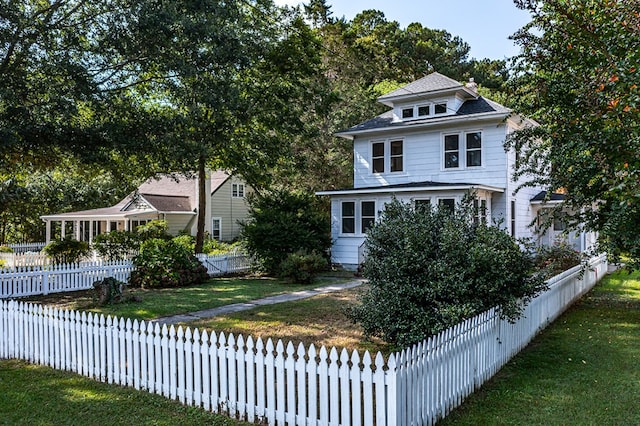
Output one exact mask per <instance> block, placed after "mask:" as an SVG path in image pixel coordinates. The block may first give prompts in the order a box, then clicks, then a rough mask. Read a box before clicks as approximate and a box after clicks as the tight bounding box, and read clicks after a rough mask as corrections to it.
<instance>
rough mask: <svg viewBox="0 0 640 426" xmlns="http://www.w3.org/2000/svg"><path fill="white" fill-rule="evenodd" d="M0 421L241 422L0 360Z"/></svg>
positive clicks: (225, 424) (229, 425) (140, 393)
mask: <svg viewBox="0 0 640 426" xmlns="http://www.w3.org/2000/svg"><path fill="white" fill-rule="evenodd" d="M0 395H2V397H1V398H0V425H29V426H31V425H96V426H100V425H105V426H107V425H109V426H112V425H114V426H115V425H203V426H204V425H220V426H232V425H244V424H248V423H241V422H238V421H235V420H232V419H229V418H227V417H225V416H221V415H214V414H212V413H209V412H207V411H205V410H203V409H199V408H193V407H186V406H184V405H182V404H180V403H178V402H176V401H171V400H169V399H167V398H165V397H163V396H160V395H153V394H150V393H147V392H143V391H136V390H134V389H131V388H124V387H120V386H116V385H108V384H105V383H100V382H96V381H95V380H92V379H88V378H85V377H82V376H79V375H77V374H73V373H69V372H65V371H57V370H54V369H52V368H49V367H42V366H35V365H30V364H27V363H26V362H23V361H16V360H2V361H0Z"/></svg>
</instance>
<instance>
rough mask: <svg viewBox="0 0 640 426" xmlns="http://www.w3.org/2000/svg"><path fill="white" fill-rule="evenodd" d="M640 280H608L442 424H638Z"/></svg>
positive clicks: (639, 277)
mask: <svg viewBox="0 0 640 426" xmlns="http://www.w3.org/2000/svg"><path fill="white" fill-rule="evenodd" d="M638 401H640V273H635V274H632V275H628V274H626V273H615V274H613V275H611V276H609V277H607V278H605V279H604V280H603V281H602V282H601V283H600V284H598V286H597V287H596V288H595V289H594V290H593V291H591V292H590V293H589V294H588V295H587V296H586V297H585V298H583V299H582V300H581V301H580V302H578V303H577V304H576V305H574V306H573V307H572V308H571V309H570V310H569V311H567V312H566V313H565V314H564V315H563V316H562V317H560V318H559V319H558V320H557V321H556V322H555V323H554V324H553V325H551V326H550V327H549V328H548V329H547V330H545V331H544V333H543V334H542V335H540V336H539V337H538V338H536V339H535V340H534V341H533V342H532V343H531V345H530V346H529V347H528V348H527V349H526V350H525V351H523V352H522V353H521V354H520V355H518V356H517V357H515V358H514V359H513V360H512V362H510V363H509V364H508V365H506V366H505V367H504V368H503V370H502V371H500V372H499V373H498V374H497V375H496V377H494V379H493V380H491V381H490V382H489V383H487V384H486V385H485V386H484V387H483V388H482V389H481V390H480V391H479V392H477V393H476V394H475V395H472V396H471V397H470V398H469V400H468V401H467V402H466V403H465V404H463V406H462V407H460V408H459V409H458V410H456V411H454V412H453V413H452V414H450V415H449V416H448V417H447V418H446V419H445V421H443V423H442V424H444V425H480V424H482V425H507V424H508V425H638V424H640V404H638Z"/></svg>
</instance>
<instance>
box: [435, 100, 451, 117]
mask: <svg viewBox="0 0 640 426" xmlns="http://www.w3.org/2000/svg"><path fill="white" fill-rule="evenodd" d="M441 105H444V112H436V108H437V107H438V106H441ZM448 113H449V101H434V102H433V112H432V114H433V115H434V116H436V115H437V116H440V115H446V114H448Z"/></svg>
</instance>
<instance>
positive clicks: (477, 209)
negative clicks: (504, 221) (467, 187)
mask: <svg viewBox="0 0 640 426" xmlns="http://www.w3.org/2000/svg"><path fill="white" fill-rule="evenodd" d="M473 211H474V215H473V222H474V223H485V224H486V223H487V200H478V199H477V198H476V199H474V200H473Z"/></svg>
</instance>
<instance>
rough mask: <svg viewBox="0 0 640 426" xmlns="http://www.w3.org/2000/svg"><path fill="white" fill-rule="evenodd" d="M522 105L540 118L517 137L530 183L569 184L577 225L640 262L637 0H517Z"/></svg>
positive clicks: (558, 187) (565, 187)
mask: <svg viewBox="0 0 640 426" xmlns="http://www.w3.org/2000/svg"><path fill="white" fill-rule="evenodd" d="M516 4H517V5H518V7H520V8H522V9H525V10H528V11H529V12H530V13H531V15H532V21H531V22H530V23H529V24H528V25H527V26H525V27H524V28H522V29H521V30H520V31H519V32H518V33H517V34H515V36H514V39H515V41H516V42H517V43H518V44H519V45H520V46H521V48H522V54H521V55H519V56H518V57H517V58H516V60H515V75H516V77H515V78H514V80H513V81H512V83H513V85H514V87H515V89H516V90H517V94H518V98H519V103H518V107H519V110H520V111H522V112H523V113H524V114H526V115H528V116H529V117H531V118H533V119H535V120H536V121H537V122H538V123H539V124H540V126H539V127H534V128H529V129H526V130H522V131H520V132H517V133H516V134H515V135H514V137H513V138H512V140H511V141H510V144H511V146H514V147H515V148H516V149H517V150H518V151H519V153H520V156H519V157H520V161H519V163H518V165H517V166H518V172H519V175H521V176H529V177H530V183H535V184H541V185H544V186H546V187H547V188H549V190H551V191H563V192H566V199H565V202H564V206H565V207H568V208H570V209H571V211H572V215H571V217H570V222H571V223H572V224H573V226H577V225H578V224H580V223H584V224H585V226H586V228H587V229H589V230H594V231H599V233H600V248H601V249H602V250H606V251H607V252H609V253H610V254H611V255H613V256H614V257H615V258H618V257H619V256H620V255H621V254H622V253H628V254H629V256H630V258H631V260H632V263H633V264H634V266H636V267H638V266H640V232H639V231H638V226H637V224H638V223H640V198H639V197H638V194H640V185H639V183H638V182H640V180H639V179H638V173H639V172H640V154H639V153H640V110H639V108H640V88H639V87H638V85H639V84H640V83H639V76H640V70H639V69H638V67H639V66H640V65H639V64H640V31H639V29H640V12H639V9H638V4H637V2H635V1H622V0H621V1H579V2H568V1H564V0H549V1H537V0H527V1H524V0H517V1H516Z"/></svg>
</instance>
